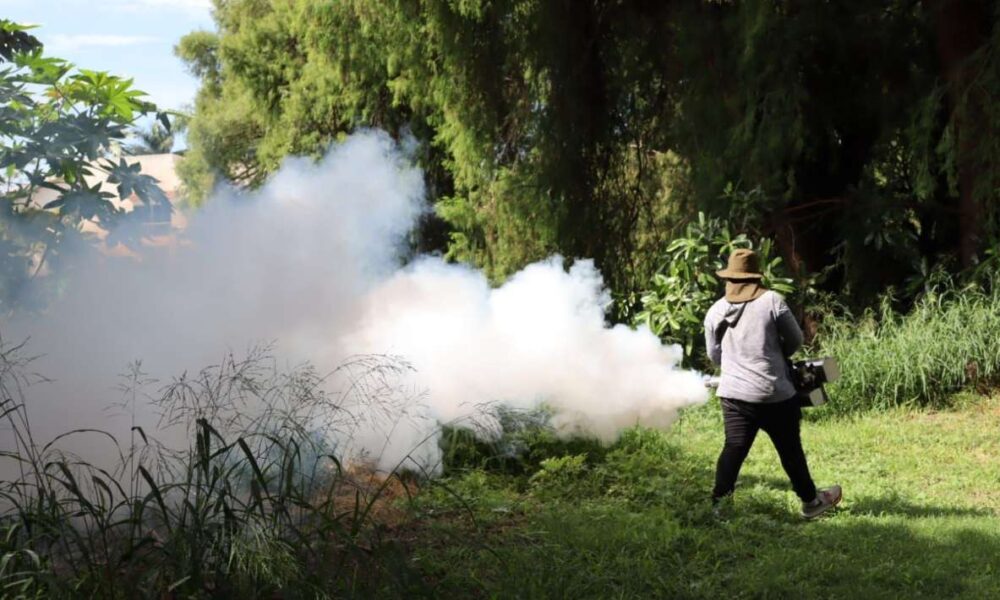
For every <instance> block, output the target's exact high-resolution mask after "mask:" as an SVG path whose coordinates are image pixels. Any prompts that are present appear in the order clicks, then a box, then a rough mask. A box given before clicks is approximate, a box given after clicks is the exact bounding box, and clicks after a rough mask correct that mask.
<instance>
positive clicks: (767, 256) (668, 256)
mask: <svg viewBox="0 0 1000 600" xmlns="http://www.w3.org/2000/svg"><path fill="white" fill-rule="evenodd" d="M739 248H751V249H755V250H756V251H757V252H758V254H759V255H760V266H761V271H762V272H763V274H764V284H765V285H766V286H768V287H769V288H770V289H773V290H775V291H777V292H780V293H782V294H786V295H788V294H791V293H793V292H794V291H795V286H794V285H793V283H792V280H791V279H789V278H788V277H785V276H784V271H783V267H782V261H781V257H778V256H775V253H774V249H773V246H772V243H771V240H769V239H766V238H763V239H758V240H752V239H750V238H749V237H747V235H746V234H743V233H741V234H738V235H737V234H734V233H733V232H732V231H731V230H730V228H729V225H728V224H727V223H726V222H724V221H722V220H721V219H717V218H711V219H709V218H707V217H706V216H705V215H704V213H699V214H698V219H697V220H696V221H694V222H692V223H690V224H689V225H688V226H687V229H686V230H685V232H684V234H683V235H682V236H680V237H678V238H677V239H675V240H674V241H673V242H671V243H670V244H669V245H668V246H667V248H666V250H665V251H664V254H663V257H662V259H661V260H662V264H661V266H660V268H659V269H658V271H657V273H656V275H654V276H653V280H652V281H651V282H650V284H649V288H648V289H647V291H646V292H644V293H643V295H642V298H641V302H642V310H641V311H640V312H639V313H637V314H636V315H635V317H634V318H633V319H632V323H633V324H635V325H647V326H648V327H649V328H650V329H651V330H652V331H653V333H655V334H656V335H658V336H659V337H660V338H661V339H663V341H665V342H669V343H676V344H680V345H681V347H683V348H684V363H685V364H686V365H687V366H695V367H698V366H705V365H704V364H703V363H704V358H703V356H704V354H705V352H704V346H705V343H704V339H703V336H704V332H703V329H702V322H703V320H704V318H705V313H706V312H708V309H709V307H711V306H712V303H713V302H715V301H716V300H718V298H719V293H720V288H721V282H720V280H719V279H718V278H717V277H716V276H715V272H716V271H718V270H720V269H722V268H724V267H725V266H726V262H727V261H728V259H729V255H730V254H731V253H732V252H733V250H736V249H739Z"/></svg>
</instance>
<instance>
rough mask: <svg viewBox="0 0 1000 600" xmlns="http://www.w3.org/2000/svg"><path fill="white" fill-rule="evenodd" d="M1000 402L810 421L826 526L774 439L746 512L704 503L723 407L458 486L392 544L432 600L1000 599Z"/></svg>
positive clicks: (809, 443) (742, 490)
mask: <svg viewBox="0 0 1000 600" xmlns="http://www.w3.org/2000/svg"><path fill="white" fill-rule="evenodd" d="M998 434H1000V399H997V398H996V397H980V396H971V395H970V396H966V397H960V398H957V399H956V401H955V403H954V405H953V407H952V408H950V409H948V410H941V411H928V410H894V411H890V412H881V413H870V414H864V415H856V416H851V417H835V416H831V415H828V414H823V413H815V414H809V415H808V417H807V420H806V422H805V423H804V424H803V440H804V444H805V447H806V451H807V454H808V456H809V461H810V466H811V469H812V472H813V476H814V478H815V479H816V481H817V483H818V484H819V485H821V486H822V485H826V484H831V483H840V484H841V485H842V486H843V488H844V501H843V503H842V504H841V505H840V507H839V508H838V510H837V511H836V513H835V514H833V515H832V516H830V517H826V518H822V519H820V520H818V521H814V522H806V521H804V520H803V519H802V518H801V517H800V516H799V514H798V506H799V505H798V500H797V498H795V496H794V494H793V493H792V492H791V489H790V486H789V484H788V482H787V479H786V478H785V475H784V473H783V472H782V470H781V466H780V464H779V462H778V458H777V455H776V453H775V452H774V449H773V447H772V446H771V445H770V442H769V440H768V439H767V438H766V436H764V435H763V434H762V435H761V437H759V438H758V440H757V443H756V444H755V447H754V449H753V451H752V452H751V454H750V457H749V458H748V460H747V462H746V464H745V466H744V469H743V472H742V474H741V477H740V484H739V486H738V488H737V492H736V494H735V497H734V501H733V502H732V504H731V505H729V506H726V507H724V508H725V510H724V511H723V515H722V516H721V517H717V516H715V515H713V513H712V511H711V510H710V509H709V503H708V501H707V497H708V492H709V490H710V488H711V481H712V475H713V468H714V462H715V458H716V456H717V453H718V450H719V449H720V447H721V443H722V423H721V417H720V415H719V409H718V404H717V403H716V402H710V403H709V404H708V405H706V406H703V407H699V408H696V409H691V410H689V411H687V412H686V413H685V414H684V415H683V416H682V418H681V420H680V422H679V423H677V424H676V425H675V426H674V427H673V428H672V429H671V430H669V431H668V432H665V433H661V432H653V431H643V430H632V431H629V432H627V433H626V435H625V436H624V437H623V439H622V441H621V442H619V444H617V445H616V446H615V447H613V448H611V449H610V450H608V451H607V452H600V451H598V452H596V453H595V452H584V453H579V454H577V455H570V456H568V457H564V458H556V459H550V460H548V461H546V462H544V463H542V466H541V467H540V468H536V469H535V472H534V473H533V474H532V473H530V472H529V473H524V474H513V475H512V474H502V473H496V472H489V471H484V470H480V469H475V470H470V471H467V472H465V473H461V474H454V475H452V476H450V477H447V478H445V479H444V480H442V481H441V482H440V483H439V484H435V485H433V486H432V487H431V488H425V489H424V490H423V491H422V492H421V493H419V494H417V496H416V497H415V499H414V500H413V501H412V505H411V510H412V515H413V521H412V522H411V523H410V524H409V525H400V526H398V527H397V528H396V529H395V530H394V531H393V532H390V537H391V536H392V535H395V536H396V538H397V540H398V541H399V542H400V543H402V544H403V545H404V546H405V547H407V548H408V549H409V552H410V554H411V559H410V561H411V566H412V567H413V568H414V569H416V570H417V571H418V572H419V573H420V574H421V576H422V581H423V584H422V585H423V591H425V592H426V593H427V594H428V595H432V596H442V597H445V596H447V597H496V598H515V597H520V598H653V597H671V598H716V597H723V596H725V597H736V598H762V597H767V598H783V597H789V598H1000V559H998V557H1000V520H998V519H997V516H998V513H1000V435H998Z"/></svg>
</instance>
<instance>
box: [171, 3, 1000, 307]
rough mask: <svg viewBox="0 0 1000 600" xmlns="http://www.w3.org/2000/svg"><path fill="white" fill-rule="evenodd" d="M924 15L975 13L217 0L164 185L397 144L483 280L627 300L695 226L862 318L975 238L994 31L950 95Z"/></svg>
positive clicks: (989, 150) (982, 215) (991, 26)
mask: <svg viewBox="0 0 1000 600" xmlns="http://www.w3.org/2000/svg"><path fill="white" fill-rule="evenodd" d="M938 4H942V5H948V6H951V5H962V6H967V5H976V6H978V7H980V8H982V6H984V5H985V3H982V2H981V1H980V0H926V1H921V0H878V1H876V2H872V1H871V0H844V1H840V2H797V1H793V0H747V1H744V2H732V3H730V2H715V1H707V0H706V1H691V2H673V3H666V2H648V1H645V0H618V1H615V2H607V1H603V0H593V1H589V2H578V1H570V0H463V1H461V2H455V1H454V0H386V1H385V2H378V3H372V2H367V1H364V0H344V1H341V2H321V1H318V0H281V1H277V0H234V1H226V2H222V1H217V2H216V12H215V17H216V20H217V22H218V24H219V32H218V34H217V35H214V34H213V35H212V36H211V37H209V36H208V34H203V33H197V34H193V36H189V37H188V38H185V40H183V41H182V43H181V45H180V47H179V53H180V54H181V55H182V56H184V57H185V58H186V59H187V60H188V62H189V64H190V65H191V69H192V71H193V72H195V73H196V74H200V75H201V76H202V78H203V85H202V91H201V94H200V96H199V103H198V105H197V106H196V111H195V115H194V118H193V122H192V130H191V131H192V134H191V136H190V141H191V152H192V153H191V156H190V162H189V163H188V167H186V168H189V169H191V170H193V171H198V172H200V173H203V174H204V173H210V172H219V173H221V174H223V175H224V176H226V177H230V178H235V179H236V180H238V181H241V182H243V183H246V184H247V185H256V184H258V183H260V181H262V180H263V178H264V177H266V175H267V173H269V172H271V171H272V170H273V169H274V168H276V167H277V165H278V164H279V163H280V160H281V158H282V157H284V156H285V155H287V154H289V153H299V154H314V155H315V154H317V153H320V152H322V151H323V149H324V148H325V147H326V145H328V144H329V143H330V142H331V141H332V140H335V139H337V137H339V136H341V135H345V134H347V133H349V132H350V131H352V130H354V129H356V128H359V127H369V126H375V127H382V128H385V129H387V130H388V131H390V132H391V133H393V134H394V135H404V134H405V132H407V131H409V132H411V133H412V134H413V135H414V136H415V137H416V139H417V140H418V141H419V142H420V143H421V146H420V147H421V148H422V152H423V153H422V154H421V156H420V160H421V162H422V165H423V166H424V167H425V169H427V172H428V177H429V181H430V182H431V185H430V186H429V187H430V189H431V192H432V199H433V201H434V202H435V206H436V209H437V212H438V214H439V215H441V217H443V219H444V220H445V221H446V222H447V224H448V227H449V229H450V231H449V241H448V255H449V256H450V257H452V258H454V259H456V260H464V261H469V262H473V263H475V264H477V265H479V266H481V267H484V268H485V269H486V270H487V271H488V272H489V273H490V275H491V276H492V277H493V279H494V280H501V279H503V278H504V277H505V276H506V275H508V274H510V273H511V272H513V271H514V270H516V269H518V268H520V267H521V266H523V265H524V264H525V263H526V262H529V261H532V260H535V259H538V258H540V257H542V256H545V255H547V254H549V253H552V252H561V253H563V254H564V255H566V256H569V257H580V256H588V257H592V258H594V259H595V260H596V261H597V264H598V265H599V266H600V268H601V269H602V271H603V272H604V274H605V276H606V278H607V280H608V281H609V283H610V284H611V285H612V287H613V288H614V290H615V291H616V292H618V294H619V297H621V298H626V299H629V300H626V303H629V302H631V303H632V304H636V303H637V302H638V295H637V294H636V293H635V292H636V291H637V290H638V289H641V288H642V287H643V286H645V285H646V284H647V283H648V281H649V280H650V277H651V276H652V274H653V273H654V272H655V271H656V270H657V268H658V265H657V256H658V255H659V253H660V252H661V251H662V248H664V247H665V246H666V242H667V241H668V240H669V239H670V238H671V237H673V236H674V235H675V234H677V233H678V232H679V231H681V230H682V227H683V225H684V223H685V222H686V221H688V220H690V219H691V218H693V216H694V215H696V214H697V212H698V211H699V210H703V211H705V212H706V213H707V214H708V215H709V216H713V217H719V218H726V219H737V218H738V221H739V223H738V224H739V225H740V226H741V227H742V228H743V229H744V230H746V231H747V233H748V234H750V235H751V236H753V237H761V236H763V237H773V238H775V239H776V242H777V246H778V248H779V249H780V251H781V253H782V255H783V257H784V259H785V261H786V264H787V265H788V266H789V267H790V269H791V270H792V272H794V273H795V274H796V275H797V276H799V277H806V276H808V275H809V274H811V273H816V272H825V273H829V274H830V276H829V278H828V279H827V281H826V285H827V286H828V287H830V288H833V289H838V290H841V289H843V290H847V293H848V295H849V296H850V297H852V298H854V299H855V300H856V301H858V302H861V303H863V302H865V301H866V298H870V297H871V295H872V294H873V293H877V292H879V291H881V290H883V289H884V288H885V287H886V286H888V285H896V284H900V283H903V282H905V281H906V280H907V278H911V277H920V276H921V273H922V272H924V271H925V270H926V265H927V264H928V263H931V262H937V261H944V262H947V261H949V260H952V259H953V258H960V259H961V260H962V261H964V262H970V260H971V257H972V256H973V255H974V254H975V250H976V248H978V247H981V246H982V245H983V244H985V243H989V236H990V235H992V234H989V233H988V232H989V231H991V230H995V225H994V223H995V221H996V215H994V214H993V211H992V210H990V211H985V212H983V211H980V212H976V211H977V210H979V208H976V207H980V208H982V207H988V206H991V205H992V204H994V203H992V202H991V199H992V198H993V197H994V196H995V195H996V190H997V189H998V187H1000V186H998V185H994V183H997V182H1000V175H997V174H998V173H1000V168H998V167H997V166H996V165H997V164H1000V162H998V161H997V160H993V158H998V159H1000V132H998V130H997V128H996V125H1000V123H997V122H996V121H992V120H991V119H993V116H992V113H993V112H995V111H994V110H993V109H992V107H993V106H995V105H1000V103H997V102H993V101H992V99H993V98H992V96H993V94H995V93H996V90H997V89H998V78H997V76H996V74H997V73H1000V70H998V68H1000V60H998V58H997V57H998V56H1000V50H998V49H1000V45H997V44H996V43H995V42H994V41H993V40H994V39H995V38H996V37H997V32H996V27H995V21H996V18H997V15H996V14H993V13H992V12H989V11H987V12H982V11H980V12H978V13H977V14H978V15H979V16H980V17H982V18H980V19H979V20H978V21H977V23H978V29H976V32H975V33H976V35H975V36H972V37H971V38H969V40H968V42H967V43H966V45H967V47H965V46H963V49H962V52H961V53H960V62H961V61H964V62H961V64H962V65H964V66H963V67H962V70H963V73H965V75H963V76H962V77H960V78H958V79H955V78H954V77H951V76H949V75H948V73H949V72H950V71H949V69H950V68H951V67H948V66H947V65H944V63H942V61H941V57H942V55H941V53H940V51H939V44H938V43H937V41H938V39H939V38H940V36H939V35H938V34H936V33H935V32H938V31H939V30H940V27H939V26H938V25H940V23H939V21H940V19H941V18H943V13H941V12H940V11H937V9H936V8H934V6H937V5H938ZM977 10H978V9H977ZM936 11H937V12H936ZM977 18H978V17H977ZM936 24H937V25H936ZM961 57H966V58H964V59H961ZM956 60H959V59H956ZM945 62H947V61H945ZM956 64H957V63H956ZM943 65H944V68H943V70H942V66H943ZM962 115H966V116H962ZM969 123H983V124H984V125H986V126H984V127H972V126H970V125H969ZM991 123H995V124H996V125H994V124H991ZM970 174H971V175H970ZM966 190H973V191H972V192H967V191H966ZM970 193H971V194H973V195H975V196H976V202H975V203H972V204H970V202H969V200H968V199H967V198H966V196H967V194H970ZM969 197H970V198H971V196H969ZM963 198H966V199H965V200H963ZM956 206H959V207H963V206H964V207H966V208H961V209H960V210H956ZM970 207H971V208H970ZM970 211H972V212H970ZM736 213H738V217H737V216H734V215H735V214H736ZM963 215H964V216H963ZM977 228H978V229H981V230H982V235H981V234H980V233H979V232H978V229H977ZM633 308H634V306H633Z"/></svg>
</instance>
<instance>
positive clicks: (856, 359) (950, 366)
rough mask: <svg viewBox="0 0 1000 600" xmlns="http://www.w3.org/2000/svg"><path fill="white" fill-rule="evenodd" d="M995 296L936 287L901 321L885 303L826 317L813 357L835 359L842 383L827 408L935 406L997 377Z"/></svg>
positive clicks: (999, 353) (999, 309)
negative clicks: (857, 312) (855, 312)
mask: <svg viewBox="0 0 1000 600" xmlns="http://www.w3.org/2000/svg"><path fill="white" fill-rule="evenodd" d="M998 339H1000V290H995V291H984V290H983V289H982V288H981V287H978V286H969V287H965V288H962V289H956V288H955V287H954V286H953V285H951V284H942V285H939V286H938V287H936V288H934V289H932V290H931V291H930V292H928V293H927V294H925V295H924V296H923V297H921V298H920V299H918V300H917V302H916V303H915V304H914V307H913V309H912V310H911V311H910V313H908V314H906V315H900V314H899V313H897V312H896V311H894V310H893V309H892V299H891V297H888V296H887V297H886V298H884V300H883V302H882V304H881V307H880V308H879V309H878V310H869V311H867V312H865V313H864V314H863V315H862V316H861V318H860V319H855V318H853V317H852V316H851V315H850V314H844V315H840V316H828V317H827V318H825V319H824V321H823V323H822V325H821V326H820V330H819V332H818V335H817V337H816V343H817V346H816V347H815V348H813V350H812V352H814V353H815V352H819V353H822V354H824V355H830V356H834V357H836V358H837V360H838V361H839V362H840V370H841V374H842V378H841V380H840V381H838V382H836V383H834V384H831V385H830V386H828V391H829V392H830V394H831V396H832V397H833V402H831V404H830V407H831V409H832V410H859V409H870V408H875V409H882V408H887V407H891V406H903V405H941V404H944V403H945V402H946V401H947V400H948V398H949V397H950V396H951V395H952V394H954V393H955V392H957V391H959V390H961V389H962V388H965V387H968V386H976V385H980V386H981V385H989V384H992V383H994V382H995V381H996V379H997V376H998V374H1000V342H998V341H997V340H998Z"/></svg>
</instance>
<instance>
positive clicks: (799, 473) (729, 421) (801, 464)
mask: <svg viewBox="0 0 1000 600" xmlns="http://www.w3.org/2000/svg"><path fill="white" fill-rule="evenodd" d="M721 402H722V416H723V419H724V420H725V427H726V445H725V446H724V447H723V448H722V454H720V455H719V462H718V464H717V465H716V469H715V489H714V490H712V499H713V500H718V499H719V498H722V497H724V496H728V495H729V494H732V493H733V488H734V487H735V486H736V478H737V477H738V476H739V474H740V467H742V466H743V461H744V460H745V459H746V457H747V454H749V452H750V447H751V446H753V441H754V438H756V437H757V431H758V430H761V429H763V430H764V431H766V432H767V434H768V435H769V436H770V437H771V441H772V442H773V443H774V448H775V449H776V450H777V451H778V456H779V457H780V458H781V466H782V467H784V468H785V473H787V474H788V478H789V479H791V480H792V488H793V489H794V490H795V493H796V494H798V496H799V498H801V499H802V501H803V502H811V501H812V500H814V499H815V498H816V485H815V484H814V483H813V480H812V476H811V475H809V465H808V464H806V455H805V452H803V450H802V438H801V436H800V435H799V422H800V421H801V420H802V408H800V407H799V403H798V400H796V399H794V398H793V399H791V400H786V401H784V402H775V403H768V404H759V403H754V402H743V401H741V400H732V399H730V398H722V399H721Z"/></svg>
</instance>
